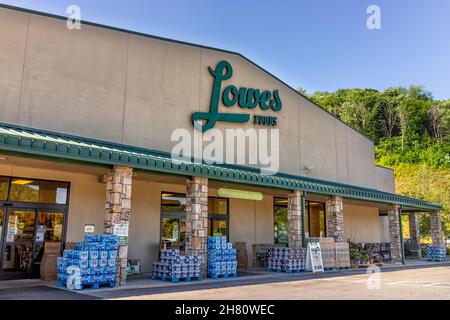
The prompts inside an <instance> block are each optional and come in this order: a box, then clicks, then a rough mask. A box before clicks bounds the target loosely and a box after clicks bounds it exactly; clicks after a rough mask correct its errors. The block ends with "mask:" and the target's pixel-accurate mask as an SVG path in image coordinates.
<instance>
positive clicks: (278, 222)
mask: <svg viewBox="0 0 450 320" xmlns="http://www.w3.org/2000/svg"><path fill="white" fill-rule="evenodd" d="M273 210H274V217H273V222H274V227H273V231H274V239H275V242H274V243H275V244H288V243H289V238H288V230H289V224H288V214H287V203H285V201H284V199H280V198H276V199H275V200H274V208H273Z"/></svg>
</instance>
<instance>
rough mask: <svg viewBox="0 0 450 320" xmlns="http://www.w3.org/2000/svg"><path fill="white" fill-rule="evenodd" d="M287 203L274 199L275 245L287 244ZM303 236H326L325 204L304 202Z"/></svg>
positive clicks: (283, 199)
mask: <svg viewBox="0 0 450 320" xmlns="http://www.w3.org/2000/svg"><path fill="white" fill-rule="evenodd" d="M287 204H288V201H287V199H286V198H274V209H273V212H274V219H273V221H274V240H275V244H288V242H289V238H288V230H289V224H288V212H287V211H288V210H287ZM305 220H306V221H305V236H306V237H307V238H309V237H311V238H312V237H321V238H324V237H326V236H327V233H326V215H325V204H324V203H321V202H313V201H306V203H305Z"/></svg>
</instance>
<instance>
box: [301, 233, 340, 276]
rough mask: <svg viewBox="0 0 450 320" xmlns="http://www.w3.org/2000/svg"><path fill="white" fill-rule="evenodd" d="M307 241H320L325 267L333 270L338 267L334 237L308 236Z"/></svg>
mask: <svg viewBox="0 0 450 320" xmlns="http://www.w3.org/2000/svg"><path fill="white" fill-rule="evenodd" d="M307 241H309V242H311V243H312V242H318V243H320V249H321V252H322V259H323V267H324V269H325V270H332V269H335V268H336V247H335V241H334V239H333V238H308V239H307Z"/></svg>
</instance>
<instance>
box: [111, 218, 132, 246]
mask: <svg viewBox="0 0 450 320" xmlns="http://www.w3.org/2000/svg"><path fill="white" fill-rule="evenodd" d="M128 229H129V223H128V222H125V223H115V224H114V234H115V235H116V236H118V237H119V246H121V247H124V246H126V245H128Z"/></svg>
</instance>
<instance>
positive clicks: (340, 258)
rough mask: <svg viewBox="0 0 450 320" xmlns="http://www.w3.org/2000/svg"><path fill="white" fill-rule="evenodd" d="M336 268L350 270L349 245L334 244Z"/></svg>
mask: <svg viewBox="0 0 450 320" xmlns="http://www.w3.org/2000/svg"><path fill="white" fill-rule="evenodd" d="M335 248H336V268H339V269H350V267H351V263H350V245H349V244H348V243H336V244H335Z"/></svg>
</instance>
